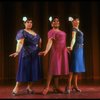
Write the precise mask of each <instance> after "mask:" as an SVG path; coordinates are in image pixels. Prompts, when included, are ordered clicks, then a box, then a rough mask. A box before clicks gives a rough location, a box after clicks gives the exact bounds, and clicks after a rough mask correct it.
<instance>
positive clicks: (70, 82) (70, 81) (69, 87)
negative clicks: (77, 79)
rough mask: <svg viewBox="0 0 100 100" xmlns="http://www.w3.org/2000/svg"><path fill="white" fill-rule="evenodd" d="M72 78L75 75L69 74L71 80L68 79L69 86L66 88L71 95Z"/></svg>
mask: <svg viewBox="0 0 100 100" xmlns="http://www.w3.org/2000/svg"><path fill="white" fill-rule="evenodd" d="M72 78H73V73H72V72H70V73H69V78H68V86H66V88H65V91H66V92H67V93H68V94H69V93H70V91H71V84H72Z"/></svg>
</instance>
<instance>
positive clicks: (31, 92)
mask: <svg viewBox="0 0 100 100" xmlns="http://www.w3.org/2000/svg"><path fill="white" fill-rule="evenodd" d="M26 90H27V93H29V94H34V92H33V90H31V89H26Z"/></svg>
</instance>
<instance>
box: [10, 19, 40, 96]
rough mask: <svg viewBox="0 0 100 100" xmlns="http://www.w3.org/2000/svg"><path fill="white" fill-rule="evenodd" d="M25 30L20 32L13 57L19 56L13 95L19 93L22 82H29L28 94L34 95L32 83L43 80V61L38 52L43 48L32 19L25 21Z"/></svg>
mask: <svg viewBox="0 0 100 100" xmlns="http://www.w3.org/2000/svg"><path fill="white" fill-rule="evenodd" d="M24 25H25V29H21V30H20V31H18V33H17V36H16V40H17V45H16V52H15V53H13V54H11V55H10V56H11V57H16V56H17V55H19V63H18V72H17V77H16V86H15V87H14V89H13V92H12V93H13V95H16V94H17V93H18V91H19V85H20V82H28V83H29V84H28V86H27V89H26V90H27V92H28V93H33V90H32V89H31V88H32V82H35V81H38V80H40V79H42V68H41V67H42V66H41V59H40V56H39V55H38V52H39V51H40V48H41V42H42V41H41V38H40V36H39V35H38V34H37V33H35V32H34V31H33V30H32V19H30V18H28V19H26V20H25V21H24Z"/></svg>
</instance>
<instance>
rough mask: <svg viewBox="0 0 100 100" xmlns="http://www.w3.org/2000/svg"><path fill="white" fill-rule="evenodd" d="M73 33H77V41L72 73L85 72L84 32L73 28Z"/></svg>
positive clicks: (73, 52) (73, 55)
mask: <svg viewBox="0 0 100 100" xmlns="http://www.w3.org/2000/svg"><path fill="white" fill-rule="evenodd" d="M72 31H75V32H76V41H75V44H74V47H73V50H72V55H71V66H70V71H71V72H77V73H80V72H85V62H84V52H83V41H84V38H83V32H82V31H80V30H77V29H76V28H73V29H72Z"/></svg>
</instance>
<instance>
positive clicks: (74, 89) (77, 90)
mask: <svg viewBox="0 0 100 100" xmlns="http://www.w3.org/2000/svg"><path fill="white" fill-rule="evenodd" d="M72 90H73V91H76V92H82V90H80V89H79V88H76V87H73V88H72Z"/></svg>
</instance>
